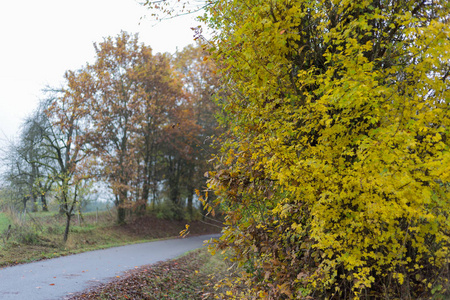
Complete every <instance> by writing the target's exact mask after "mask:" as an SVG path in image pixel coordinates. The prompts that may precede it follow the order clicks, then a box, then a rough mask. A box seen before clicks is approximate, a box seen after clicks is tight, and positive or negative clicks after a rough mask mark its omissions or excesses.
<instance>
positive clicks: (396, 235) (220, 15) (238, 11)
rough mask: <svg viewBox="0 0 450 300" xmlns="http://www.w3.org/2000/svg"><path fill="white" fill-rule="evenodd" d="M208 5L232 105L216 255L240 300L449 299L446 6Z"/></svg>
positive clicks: (214, 180) (217, 182) (217, 175)
mask: <svg viewBox="0 0 450 300" xmlns="http://www.w3.org/2000/svg"><path fill="white" fill-rule="evenodd" d="M207 3H208V6H207V14H206V15H205V17H204V20H205V21H206V22H207V24H208V26H209V27H210V29H212V30H214V35H213V38H212V40H211V41H210V43H211V52H212V53H213V56H214V58H215V60H216V61H217V62H218V63H220V65H221V70H220V72H221V76H222V77H223V78H224V81H225V82H227V87H226V88H227V89H228V91H229V93H230V94H231V95H230V97H229V99H228V101H226V103H225V105H224V110H225V112H226V113H227V116H226V117H225V120H226V125H228V126H229V127H230V130H229V131H228V132H227V135H226V140H225V141H224V143H223V146H222V153H221V155H219V156H217V159H216V162H217V166H216V168H217V169H216V171H215V172H211V173H210V176H211V178H210V182H209V185H210V187H211V188H212V189H213V190H215V193H216V194H217V195H218V198H217V201H216V204H220V207H221V209H224V210H225V211H226V213H227V217H226V225H227V227H226V229H225V231H224V234H223V236H222V237H221V239H220V242H218V244H217V247H218V248H219V249H223V248H231V249H233V250H234V255H233V256H232V260H236V261H237V262H239V264H240V265H241V266H243V267H244V268H245V269H246V272H244V273H243V274H242V276H241V277H240V279H239V280H240V281H241V282H243V283H245V284H246V285H247V286H248V291H247V294H246V296H247V297H257V296H258V297H262V298H271V299H284V298H315V299H317V298H334V299H338V298H355V299H356V298H367V299H368V298H373V297H375V298H386V299H387V298H408V299H409V298H428V297H431V295H432V294H434V293H436V292H438V291H439V293H441V294H442V293H448V287H449V278H450V273H449V272H448V257H449V238H450V237H449V232H450V231H449V230H450V222H449V215H448V211H449V208H450V203H449V199H450V197H449V196H450V194H449V192H450V182H449V178H450V177H449V176H450V172H449V169H448V166H449V165H450V152H449V140H448V137H449V130H450V118H449V117H450V116H449V99H450V91H449V75H450V69H449V68H450V66H449V61H450V51H449V49H450V30H449V27H448V21H449V20H448V18H449V15H450V11H449V10H450V7H449V5H448V3H447V1H439V0H437V1H411V0H401V1H388V0H380V1H368V0H360V1H350V0H344V1H324V0H318V1H311V0H290V1H281V0H279V1H259V0H251V1H232V0H217V1H211V2H207Z"/></svg>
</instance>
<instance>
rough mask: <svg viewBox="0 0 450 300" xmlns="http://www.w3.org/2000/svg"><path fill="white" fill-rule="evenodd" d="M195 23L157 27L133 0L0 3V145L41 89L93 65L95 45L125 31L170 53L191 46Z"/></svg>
mask: <svg viewBox="0 0 450 300" xmlns="http://www.w3.org/2000/svg"><path fill="white" fill-rule="evenodd" d="M145 15H148V18H147V19H144V20H141V17H143V16H145ZM194 19H195V16H193V15H187V16H182V17H177V18H174V19H171V20H166V21H163V22H161V23H156V22H155V21H154V20H151V19H150V12H149V11H148V10H147V9H146V8H145V7H142V6H141V5H139V4H138V3H137V2H136V1H135V0H39V1H38V0H20V1H17V0H9V1H6V0H4V1H1V2H0V39H1V43H0V45H1V46H0V147H2V146H3V145H4V144H5V139H7V138H8V139H10V138H12V137H13V136H14V135H15V134H16V133H17V131H18V129H19V126H20V123H21V122H22V120H23V119H24V118H25V116H27V115H29V114H30V113H31V112H32V110H33V109H34V108H35V107H36V106H37V103H38V100H39V98H40V97H41V95H42V94H41V90H42V89H43V88H45V87H46V86H47V85H49V86H58V85H59V83H60V82H62V78H63V74H64V72H65V71H66V70H74V69H79V68H80V67H82V66H84V65H85V64H86V62H93V61H94V56H95V51H94V47H93V43H94V42H101V41H102V40H103V37H107V36H117V35H118V34H119V33H120V31H121V30H125V31H127V32H129V33H139V40H140V41H141V42H143V43H145V44H146V45H150V46H151V47H152V48H153V50H154V52H171V53H173V52H175V50H176V48H177V47H178V48H179V49H182V48H183V47H184V46H186V45H188V44H191V43H193V31H192V30H191V29H190V28H191V27H194V26H196V25H198V23H197V22H196V21H195V20H194ZM139 23H140V25H139ZM155 24H156V25H155Z"/></svg>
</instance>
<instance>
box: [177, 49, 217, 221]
mask: <svg viewBox="0 0 450 300" xmlns="http://www.w3.org/2000/svg"><path fill="white" fill-rule="evenodd" d="M206 48H207V46H206V45H204V44H202V43H201V42H200V41H199V42H198V43H197V44H196V45H189V46H186V47H185V48H184V49H182V50H181V51H179V52H177V53H176V54H175V57H174V65H175V69H176V70H177V72H178V73H179V74H180V77H181V78H182V81H183V89H184V90H185V93H186V95H187V96H188V97H189V99H190V101H189V110H190V111H191V113H190V114H191V115H190V116H189V118H190V120H191V121H193V124H192V125H191V129H190V131H191V134H192V131H194V130H195V133H194V134H193V135H192V137H191V138H190V139H189V140H188V141H186V142H189V147H190V155H189V157H188V159H187V160H186V161H185V164H186V166H185V169H186V170H185V176H183V179H184V180H183V181H182V184H183V186H184V187H185V193H186V195H187V213H188V215H189V217H190V218H192V217H193V197H194V195H195V190H200V189H204V188H205V187H206V181H205V177H204V174H205V173H206V172H207V171H208V170H210V168H211V167H212V165H211V164H210V163H209V161H210V160H211V158H212V155H213V154H214V153H215V152H216V149H214V148H213V147H212V140H213V139H214V137H217V136H218V135H220V133H221V131H222V130H221V129H220V128H219V124H218V121H217V120H216V115H217V114H218V112H219V106H218V104H217V102H218V101H219V99H221V98H223V95H221V94H220V93H219V87H220V86H219V85H220V79H219V75H218V74H217V72H216V68H217V67H216V64H215V63H214V62H213V60H212V59H210V54H209V52H208V51H206V50H205V49H206ZM185 136H186V135H185Z"/></svg>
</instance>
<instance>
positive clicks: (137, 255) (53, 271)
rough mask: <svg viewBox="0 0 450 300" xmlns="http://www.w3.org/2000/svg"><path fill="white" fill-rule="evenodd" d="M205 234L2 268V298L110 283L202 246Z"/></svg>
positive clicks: (48, 295) (45, 295)
mask: <svg viewBox="0 0 450 300" xmlns="http://www.w3.org/2000/svg"><path fill="white" fill-rule="evenodd" d="M217 237H219V235H203V236H197V237H190V238H186V239H173V240H164V241H156V242H149V243H143V244H135V245H128V246H122V247H115V248H109V249H104V250H96V251H91V252H85V253H81V254H76V255H70V256H65V257H59V258H54V259H49V260H44V261H39V262H34V263H29V264H24V265H18V266H13V267H6V268H3V269H0V299H2V300H7V299H21V300H24V299H25V300H39V299H45V300H53V299H64V298H65V297H67V296H70V295H71V294H72V293H75V292H80V291H83V290H84V289H86V288H88V287H90V286H92V285H94V284H98V283H103V282H107V281H108V279H111V278H113V277H115V276H120V275H121V274H122V273H123V272H124V271H126V270H129V269H133V268H135V267H137V266H143V265H148V264H152V263H156V262H158V261H162V260H167V259H172V258H175V257H177V256H179V255H181V254H183V253H185V252H187V251H189V250H193V249H196V248H200V247H201V246H202V245H203V242H204V241H205V240H209V239H211V238H217Z"/></svg>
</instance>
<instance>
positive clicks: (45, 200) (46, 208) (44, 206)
mask: <svg viewBox="0 0 450 300" xmlns="http://www.w3.org/2000/svg"><path fill="white" fill-rule="evenodd" d="M41 204H42V211H48V206H47V199H46V198H45V195H44V194H41Z"/></svg>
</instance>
